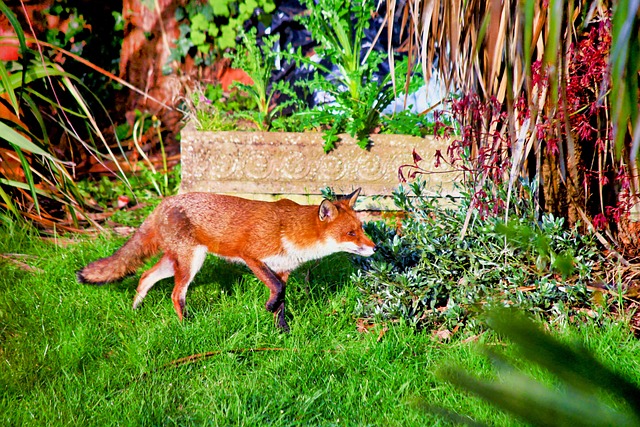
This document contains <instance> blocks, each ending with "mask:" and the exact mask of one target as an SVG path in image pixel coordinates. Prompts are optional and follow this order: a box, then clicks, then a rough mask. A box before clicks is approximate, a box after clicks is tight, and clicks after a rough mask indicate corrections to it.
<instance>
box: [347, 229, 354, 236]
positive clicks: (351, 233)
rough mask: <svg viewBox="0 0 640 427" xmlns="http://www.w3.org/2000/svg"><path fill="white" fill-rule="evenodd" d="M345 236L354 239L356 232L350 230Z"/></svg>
mask: <svg viewBox="0 0 640 427" xmlns="http://www.w3.org/2000/svg"><path fill="white" fill-rule="evenodd" d="M347 236H351V237H356V232H355V231H353V230H351V231H349V232H348V233H347Z"/></svg>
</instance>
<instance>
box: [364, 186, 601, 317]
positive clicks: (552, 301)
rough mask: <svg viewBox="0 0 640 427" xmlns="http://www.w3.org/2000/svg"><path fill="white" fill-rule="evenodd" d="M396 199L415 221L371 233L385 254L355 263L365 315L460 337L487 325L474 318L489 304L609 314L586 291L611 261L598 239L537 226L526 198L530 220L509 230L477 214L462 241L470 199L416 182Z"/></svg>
mask: <svg viewBox="0 0 640 427" xmlns="http://www.w3.org/2000/svg"><path fill="white" fill-rule="evenodd" d="M394 198H395V203H396V205H397V206H398V208H400V209H402V210H404V211H405V212H406V218H404V219H403V220H402V224H401V226H400V227H392V226H390V225H388V224H385V223H383V222H371V223H368V224H366V225H365V228H366V231H367V232H368V233H369V235H370V236H371V238H372V239H373V240H374V241H375V242H376V244H377V245H378V251H377V252H376V253H375V255H374V256H372V257H370V258H360V259H357V260H356V262H357V263H358V264H359V266H360V267H361V268H360V269H359V270H358V271H357V272H356V273H354V275H353V277H352V279H353V280H354V282H355V283H356V285H357V286H358V288H359V289H360V291H361V293H362V295H361V298H360V299H359V303H358V306H357V308H356V312H357V315H359V316H362V317H372V318H376V319H378V320H394V319H404V320H405V321H407V322H409V323H411V324H413V325H415V326H416V327H429V328H438V327H442V328H449V329H453V328H455V327H456V326H462V325H466V326H470V327H472V328H475V327H476V326H479V325H478V323H477V322H478V320H477V319H476V317H475V316H473V315H472V314H474V313H476V312H478V311H479V310H480V309H481V308H482V307H483V306H485V305H488V304H499V305H510V306H516V307H521V308H522V309H525V310H528V311H530V312H537V313H541V314H543V315H544V316H545V317H553V318H557V317H562V316H568V315H576V314H578V315H586V313H588V314H589V315H590V316H593V317H597V316H598V315H599V313H600V314H601V312H602V310H598V309H595V310H591V309H590V308H591V305H592V304H591V297H592V292H591V291H590V290H589V289H588V287H587V286H588V285H590V284H591V282H593V281H594V278H593V276H594V275H595V266H596V265H597V264H600V263H605V260H604V259H603V256H602V255H601V251H600V249H599V248H598V245H597V242H596V239H595V238H594V237H593V236H592V235H590V234H580V233H579V231H578V230H577V229H575V228H574V229H566V227H565V226H564V220H563V219H562V218H555V217H553V216H552V215H549V214H545V215H543V216H542V218H541V220H540V221H536V220H535V215H534V212H533V210H531V209H528V208H527V206H526V204H527V201H526V198H524V199H522V200H520V201H519V202H518V203H519V206H516V207H517V208H518V211H520V212H524V214H521V215H520V216H516V215H515V214H514V215H511V216H510V218H509V220H508V222H505V221H504V219H498V218H495V217H488V218H486V219H484V220H480V219H479V215H475V216H473V217H472V219H471V222H470V224H469V227H468V229H467V232H466V234H465V235H464V236H463V237H461V236H460V234H461V233H460V231H461V229H462V228H463V224H464V223H465V219H466V217H467V211H468V209H469V205H470V200H471V197H470V196H468V195H465V196H463V198H462V200H460V201H457V202H456V205H455V207H446V206H442V204H441V203H440V202H439V201H438V199H434V198H429V197H427V196H426V195H425V194H424V184H423V183H422V182H421V181H420V180H417V181H416V182H415V183H413V184H411V185H409V188H408V189H407V190H403V189H402V187H401V188H400V189H398V190H397V191H396V193H395V194H394ZM527 209H528V210H527ZM512 211H513V212H515V209H512Z"/></svg>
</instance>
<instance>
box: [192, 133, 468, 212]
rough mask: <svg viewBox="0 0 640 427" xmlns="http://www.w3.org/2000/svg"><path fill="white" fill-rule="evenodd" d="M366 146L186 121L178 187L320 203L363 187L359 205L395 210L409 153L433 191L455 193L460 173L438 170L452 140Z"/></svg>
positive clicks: (381, 140) (387, 139)
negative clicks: (212, 128)
mask: <svg viewBox="0 0 640 427" xmlns="http://www.w3.org/2000/svg"><path fill="white" fill-rule="evenodd" d="M371 139H372V141H373V146H372V147H371V149H370V150H363V149H361V148H360V147H358V145H357V144H356V142H355V140H354V139H353V138H351V137H349V136H346V135H343V136H342V140H341V141H340V142H339V143H338V145H337V148H336V149H335V150H333V151H332V152H331V153H329V154H325V153H324V151H323V150H322V144H323V141H322V133H319V132H305V133H284V132H235V131H232V132H209V131H207V132H203V131H198V130H196V128H195V125H194V123H193V122H190V123H188V124H187V125H186V126H185V128H184V129H183V130H182V133H181V162H182V183H181V188H180V191H181V192H190V191H209V192H214V193H225V194H235V195H239V196H242V197H247V198H252V199H258V200H274V199H277V198H281V197H286V198H289V199H292V200H295V201H298V202H300V203H305V204H309V203H318V202H319V201H320V200H321V195H320V189H322V188H324V187H327V186H330V187H332V188H333V189H334V191H335V192H336V193H338V194H341V193H349V192H351V191H352V190H353V189H354V188H357V187H362V193H361V194H362V195H363V196H364V197H362V198H361V199H360V202H359V203H358V208H359V209H365V210H380V209H389V208H392V207H393V204H392V201H391V197H390V196H391V192H392V191H393V189H394V188H397V187H398V185H399V184H400V182H399V180H398V167H399V166H400V165H402V164H411V163H412V150H413V149H414V148H415V150H416V151H417V152H418V153H419V154H420V155H421V156H422V157H423V159H424V160H423V162H422V163H421V166H423V167H425V168H427V169H430V168H431V170H433V171H434V172H437V173H434V174H427V175H423V178H424V180H425V181H426V182H427V188H428V189H429V190H430V192H431V193H432V195H434V196H435V195H436V193H439V194H441V195H442V196H447V195H451V196H454V197H455V196H456V194H457V193H456V192H455V191H454V188H453V183H454V181H455V180H456V179H457V178H458V174H457V173H455V172H454V171H452V170H451V169H447V168H446V166H445V165H443V166H440V167H439V168H437V169H435V168H433V163H434V162H433V159H434V155H435V153H436V150H441V152H442V153H446V150H447V147H448V144H449V142H448V141H443V140H440V139H436V138H434V137H427V138H418V137H413V136H407V135H372V136H371Z"/></svg>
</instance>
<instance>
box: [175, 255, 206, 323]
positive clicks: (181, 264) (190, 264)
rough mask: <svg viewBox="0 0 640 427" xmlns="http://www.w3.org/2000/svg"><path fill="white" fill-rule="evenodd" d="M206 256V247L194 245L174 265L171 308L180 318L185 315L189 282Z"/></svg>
mask: <svg viewBox="0 0 640 427" xmlns="http://www.w3.org/2000/svg"><path fill="white" fill-rule="evenodd" d="M206 256H207V247H206V246H203V245H198V246H196V247H195V248H194V249H193V250H192V251H191V253H190V254H189V255H186V256H181V257H180V258H179V260H178V262H176V265H175V286H174V287H173V292H172V293H171V300H172V301H173V308H174V309H175V310H176V313H177V314H178V318H179V319H180V320H182V318H183V316H184V315H185V309H184V307H185V301H186V296H187V290H188V289H189V284H190V283H191V282H192V281H193V278H194V277H195V275H196V273H197V272H198V271H200V268H202V264H203V263H204V260H205V258H206Z"/></svg>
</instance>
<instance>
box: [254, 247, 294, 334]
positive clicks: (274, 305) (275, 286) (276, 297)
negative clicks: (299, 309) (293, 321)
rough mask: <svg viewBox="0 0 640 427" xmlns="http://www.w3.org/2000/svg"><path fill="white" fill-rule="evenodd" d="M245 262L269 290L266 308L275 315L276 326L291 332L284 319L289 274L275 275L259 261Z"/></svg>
mask: <svg viewBox="0 0 640 427" xmlns="http://www.w3.org/2000/svg"><path fill="white" fill-rule="evenodd" d="M244 261H245V263H246V264H247V266H248V267H249V268H250V269H251V271H253V273H254V274H255V275H256V277H257V278H258V279H260V280H261V281H262V282H263V283H264V284H265V285H267V287H268V288H269V299H268V300H267V303H266V304H265V307H266V309H267V310H268V311H270V312H272V313H273V315H274V317H275V319H276V326H277V327H278V328H280V329H282V331H283V332H289V325H287V321H286V320H285V318H284V295H285V287H286V285H285V281H286V279H287V278H288V277H289V273H288V272H285V273H279V274H277V273H274V272H273V270H271V269H270V268H269V267H267V266H266V265H265V264H264V263H263V262H261V261H258V260H252V259H245V260H244ZM283 278H284V279H285V280H283Z"/></svg>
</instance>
